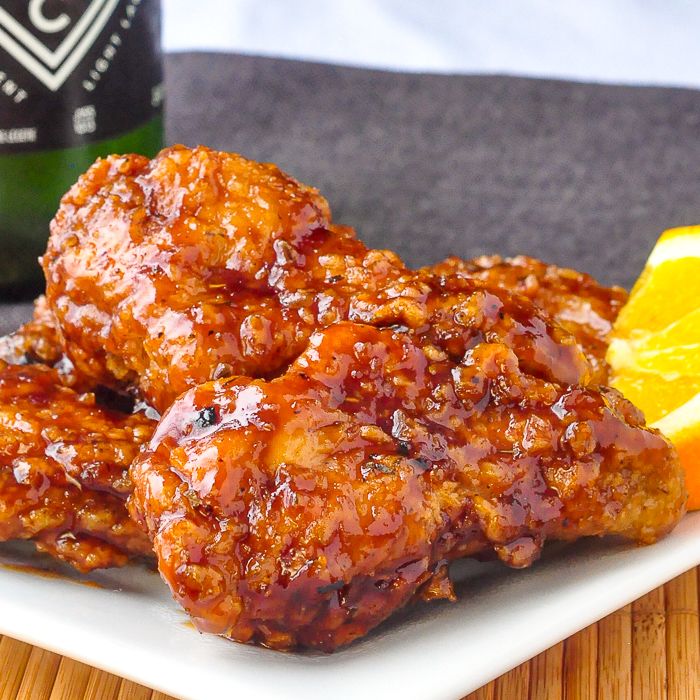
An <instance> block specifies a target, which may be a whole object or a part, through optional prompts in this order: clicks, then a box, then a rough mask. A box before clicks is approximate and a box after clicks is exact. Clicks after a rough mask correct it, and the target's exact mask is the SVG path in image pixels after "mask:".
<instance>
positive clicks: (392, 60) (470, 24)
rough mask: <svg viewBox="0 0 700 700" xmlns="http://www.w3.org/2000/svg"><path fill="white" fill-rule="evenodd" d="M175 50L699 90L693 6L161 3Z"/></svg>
mask: <svg viewBox="0 0 700 700" xmlns="http://www.w3.org/2000/svg"><path fill="white" fill-rule="evenodd" d="M163 6H164V11H165V23H164V42H165V47H166V49H168V50H171V51H178V50H188V49H213V50H223V51H227V50H230V51H238V52H242V53H251V54H258V55H268V56H284V57H291V58H305V59H310V60H317V61H330V62H335V63H344V64H351V65H361V66H375V67H382V68H389V69H399V70H400V69H404V70H416V71H431V72H441V73H442V72H444V73H454V72H465V73H474V72H478V73H494V72H497V73H509V74H516V75H532V76H548V77H561V78H573V79H581V80H593V81H603V82H621V83H651V84H660V85H681V86H690V87H700V0H163Z"/></svg>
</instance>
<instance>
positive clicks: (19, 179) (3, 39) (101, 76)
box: [0, 0, 163, 300]
mask: <svg viewBox="0 0 700 700" xmlns="http://www.w3.org/2000/svg"><path fill="white" fill-rule="evenodd" d="M162 107H163V72H162V56H161V47H160V2H159V0H0V300H2V299H10V298H22V297H29V296H31V295H33V294H35V293H36V292H37V291H39V290H40V289H41V288H42V287H43V277H42V275H41V269H40V268H39V265H38V263H37V257H38V256H39V255H41V253H43V251H44V249H45V247H46V239H47V236H48V225H49V221H50V220H51V218H52V216H53V215H54V213H55V212H56V208H57V207H58V202H59V199H60V198H61V196H62V195H63V193H64V192H65V191H66V190H67V189H68V188H69V187H70V186H71V185H72V184H73V183H74V182H75V181H76V179H77V178H78V176H79V175H80V174H81V173H82V172H84V171H85V170H86V169H87V167H88V166H89V165H90V164H91V163H92V162H93V161H94V160H95V158H97V157H98V156H102V155H107V154H109V153H131V152H134V153H144V154H146V155H153V154H154V153H155V152H156V151H158V150H159V149H160V148H161V146H162V139H163V119H162Z"/></svg>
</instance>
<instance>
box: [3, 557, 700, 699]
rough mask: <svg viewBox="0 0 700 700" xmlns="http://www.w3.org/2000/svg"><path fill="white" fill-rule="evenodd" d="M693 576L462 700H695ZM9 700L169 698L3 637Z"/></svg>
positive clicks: (697, 646)
mask: <svg viewBox="0 0 700 700" xmlns="http://www.w3.org/2000/svg"><path fill="white" fill-rule="evenodd" d="M698 572H699V569H692V570H690V571H688V572H686V573H685V574H683V575H682V576H679V577H678V578H676V579H674V580H673V581H670V582H669V583H667V584H666V585H665V586H662V587H661V588H657V589H656V590H655V591H652V592H651V593H649V594H648V595H646V596H644V597H643V598H640V599H639V600H637V601H635V602H634V603H632V604H631V605H627V606H625V607H624V608H622V609H621V610H618V611H617V612H615V613H613V614H612V615H609V616H608V617H606V618H604V619H603V620H601V621H600V622H598V623H597V624H594V625H591V626H590V627H587V628H586V629H584V630H582V631H581V632H579V633H578V634H576V635H574V636H573V637H570V638H569V639H567V640H565V641H563V642H561V643H559V644H557V645H556V646H553V647H552V648H551V649H548V650H547V651H545V652H544V653H542V654H540V655H539V656H536V657H535V658H533V659H531V660H530V661H528V662H527V663H524V664H522V666H518V667H517V668H515V669H513V670H512V671H510V672H509V673H506V674H505V675H504V676H501V677H500V678H498V679H496V680H495V681H493V682H492V683H489V684H488V685H487V686H484V687H483V688H481V689H480V690H478V691H476V692H475V693H472V694H470V695H469V696H467V698H465V700H666V699H668V700H697V699H698V698H700V630H699V628H698ZM15 699H18V700H19V699H21V700H82V699H85V700H169V696H167V695H164V694H163V693H159V692H157V691H152V690H149V689H148V688H144V687H143V686H140V685H137V684H136V683H132V682H130V681H127V680H124V679H121V678H117V677H116V676H113V675H111V674H109V673H105V672H104V671H99V670H97V669H95V668H90V667H89V666H86V665H85V664H81V663H78V662H77V661H72V660H71V659H68V658H66V657H61V656H58V655H57V654H52V653H51V652H48V651H44V650H43V649H39V648H38V647H31V646H29V645H28V644H24V643H22V642H18V641H16V640H14V639H10V638H9V637H3V638H1V639H0V700H15ZM426 700H430V699H429V698H426Z"/></svg>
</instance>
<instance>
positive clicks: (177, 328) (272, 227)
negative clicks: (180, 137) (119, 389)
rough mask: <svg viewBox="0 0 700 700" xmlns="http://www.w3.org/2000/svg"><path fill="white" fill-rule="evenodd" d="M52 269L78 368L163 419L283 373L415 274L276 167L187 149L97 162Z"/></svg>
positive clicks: (64, 218) (57, 238)
mask: <svg viewBox="0 0 700 700" xmlns="http://www.w3.org/2000/svg"><path fill="white" fill-rule="evenodd" d="M43 265H44V270H45V273H46V279H47V297H48V299H49V303H50V305H51V308H52V311H53V313H54V314H55V316H56V318H57V321H58V324H59V327H60V329H61V333H62V336H63V338H64V340H65V347H66V351H67V354H68V356H69V357H70V359H71V360H72V361H73V363H74V364H75V366H76V369H77V371H78V372H79V373H80V374H81V375H83V376H85V377H88V378H89V379H91V380H92V382H93V383H95V384H97V383H101V384H107V385H111V386H115V385H116V386H119V385H123V384H129V383H133V384H135V385H136V386H138V387H139V388H140V390H141V392H142V395H143V396H144V398H145V399H146V400H147V401H148V402H149V403H151V404H152V405H153V406H154V407H156V408H157V409H158V410H161V411H162V410H164V409H166V408H167V407H168V406H169V405H170V403H172V401H173V399H174V398H175V397H176V396H177V395H178V394H180V393H181V392H182V391H184V390H185V389H187V388H189V387H191V386H194V385H196V384H199V383H201V382H204V381H207V380H210V379H212V378H216V377H221V376H227V375H231V374H249V375H253V376H265V375H272V374H274V373H276V372H279V371H281V370H283V369H284V368H285V367H286V366H287V365H288V364H289V362H291V361H292V360H293V359H294V358H295V357H296V356H298V355H299V353H300V352H301V351H302V350H303V348H304V347H305V345H306V341H307V339H308V337H309V336H310V335H311V333H312V332H313V331H314V330H315V328H317V327H319V326H321V325H327V324H329V323H332V322H334V321H336V320H338V319H341V318H344V317H346V316H347V315H348V307H349V305H350V303H351V301H352V300H354V299H356V298H357V299H358V301H361V298H362V295H363V294H364V293H365V289H369V290H370V292H371V290H372V289H376V288H377V287H379V286H387V287H389V286H391V285H392V284H394V283H395V282H397V280H398V278H399V277H400V276H401V274H402V273H403V272H405V268H404V266H403V265H402V263H401V262H400V260H399V259H398V258H397V257H396V256H395V255H394V254H392V253H389V252H386V251H384V252H379V251H368V250H367V249H366V247H365V246H364V245H363V244H362V243H361V242H360V241H358V240H357V238H356V237H355V235H354V232H353V231H352V230H351V229H348V228H344V227H339V226H334V225H332V224H331V223H330V213H329V209H328V204H327V202H326V201H325V200H324V199H323V197H321V196H320V195H319V193H318V192H317V191H316V190H314V189H312V188H310V187H306V186H305V185H301V184H299V183H297V182H296V181H295V180H293V179H292V178H290V177H289V176H287V175H285V174H284V173H282V172H281V171H280V170H278V169H277V168H276V167H275V166H273V165H263V164H259V163H254V162H252V161H248V160H246V159H244V158H242V157H241V156H237V155H234V154H226V153H218V152H215V151H211V150H209V149H206V148H197V149H187V148H184V147H175V148H171V149H166V150H165V151H163V152H161V153H160V154H159V155H158V156H157V157H156V158H155V159H154V160H152V161H149V160H148V159H146V158H143V157H141V156H123V157H117V156H115V157H111V158H108V159H106V160H101V161H98V162H97V163H96V164H95V165H94V166H93V167H92V168H91V169H90V170H89V171H88V173H87V174H86V175H84V176H83V177H82V178H81V179H80V180H79V181H78V183H77V184H76V185H75V186H74V187H73V188H72V189H71V190H70V191H69V192H68V194H67V195H66V196H65V197H64V199H63V201H62V204H61V208H60V210H59V212H58V214H57V216H56V218H55V220H54V222H53V224H52V230H51V238H50V241H49V247H48V250H47V252H46V254H45V255H44V258H43ZM397 293H398V292H397Z"/></svg>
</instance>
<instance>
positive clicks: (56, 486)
mask: <svg viewBox="0 0 700 700" xmlns="http://www.w3.org/2000/svg"><path fill="white" fill-rule="evenodd" d="M153 427H154V423H153V422H152V421H150V420H148V419H146V418H144V417H143V416H141V415H134V416H124V415H120V414H117V413H114V412H112V411H108V410H106V409H104V408H101V407H100V406H97V405H96V404H95V400H94V397H93V396H92V395H91V394H83V395H78V394H76V393H75V392H73V391H72V390H70V389H68V388H66V387H63V386H61V385H60V378H59V375H58V373H57V372H56V371H55V370H53V369H50V368H48V367H42V366H40V365H31V366H26V367H22V366H13V365H7V364H5V363H4V362H2V361H0V540H10V539H31V540H33V541H34V542H35V543H36V545H37V548H39V549H41V550H44V551H47V552H49V553H50V554H52V555H53V556H55V557H58V558H59V559H63V560H64V561H67V562H69V563H70V564H72V565H73V566H75V567H76V568H77V569H80V570H81V571H90V570H92V569H96V568H102V567H106V566H120V565H122V564H125V563H126V561H127V560H128V558H129V557H133V556H144V555H148V554H150V553H151V551H152V550H151V547H150V543H149V541H148V538H147V537H146V535H145V533H144V532H143V531H142V530H141V529H140V528H139V527H138V526H137V525H136V524H135V523H134V522H133V521H132V520H131V519H130V518H129V515H128V513H127V511H126V507H125V501H126V497H127V496H128V495H129V493H130V492H131V488H132V486H131V480H130V478H129V475H128V468H129V465H130V464H131V462H132V461H133V459H134V457H135V456H136V453H137V452H138V449H139V447H140V445H141V444H142V443H143V442H144V441H145V440H147V439H148V438H149V437H150V435H151V433H152V432H153Z"/></svg>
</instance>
